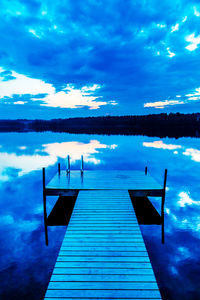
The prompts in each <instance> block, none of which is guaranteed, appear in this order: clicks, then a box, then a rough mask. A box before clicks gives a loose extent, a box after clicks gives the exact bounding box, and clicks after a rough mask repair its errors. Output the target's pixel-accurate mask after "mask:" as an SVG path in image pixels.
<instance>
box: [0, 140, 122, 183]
mask: <svg viewBox="0 0 200 300" xmlns="http://www.w3.org/2000/svg"><path fill="white" fill-rule="evenodd" d="M33 146H34V145H33ZM116 147H117V145H115V144H111V145H106V144H103V143H102V144H101V143H100V142H99V141H97V140H90V141H89V142H87V143H83V142H77V141H70V142H61V143H50V144H41V145H40V147H38V145H37V148H35V149H34V150H33V149H32V151H33V153H32V154H28V153H27V152H28V148H27V146H16V149H15V150H13V152H12V153H7V152H4V151H1V148H3V147H2V145H1V148H0V180H1V181H7V180H9V178H10V176H9V172H10V169H14V170H16V171H17V172H18V176H22V175H24V174H27V173H30V172H32V171H35V170H41V169H42V167H48V166H51V165H53V164H55V163H56V162H57V160H58V159H59V158H63V159H66V157H67V155H68V154H69V155H70V158H71V161H72V163H74V162H76V161H78V160H80V158H81V155H84V161H85V162H88V163H92V164H95V165H96V164H100V162H101V161H100V159H97V158H96V157H95V155H96V154H97V153H99V150H100V149H111V150H112V149H113V150H114V149H115V148H116ZM16 150H17V151H16ZM18 150H21V151H20V153H19V151H18ZM14 151H16V152H14ZM32 151H31V152H32Z"/></svg>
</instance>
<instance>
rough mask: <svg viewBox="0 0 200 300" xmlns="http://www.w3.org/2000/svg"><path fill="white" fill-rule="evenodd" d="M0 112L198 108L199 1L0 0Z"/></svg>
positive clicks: (54, 114)
mask: <svg viewBox="0 0 200 300" xmlns="http://www.w3.org/2000/svg"><path fill="white" fill-rule="evenodd" d="M0 18H1V22H0V118H1V119H9V118H10V119H17V118H27V119H38V118H42V119H51V118H68V117H77V116H78V117H80V116H83V117H84V116H101V115H131V114H139V115H141V114H150V113H169V112H174V113H175V112H182V113H193V112H199V110H200V109H199V108H200V80H199V78H200V68H199V66H200V2H199V0H198V1H197V0H162V1H161V0H132V1H131V0H126V1H124V0H107V1H101V0H85V1H82V0H62V1H60V0H56V1H51V0H42V1H41V0H12V1H7V0H1V10H0Z"/></svg>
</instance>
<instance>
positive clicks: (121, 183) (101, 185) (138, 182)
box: [46, 170, 162, 199]
mask: <svg viewBox="0 0 200 300" xmlns="http://www.w3.org/2000/svg"><path fill="white" fill-rule="evenodd" d="M113 184H114V185H113ZM46 188H47V190H50V189H53V190H56V189H57V190H73V189H75V190H77V189H78V190H91V189H92V190H94V189H95V190H101V189H106V190H109V189H111V190H114V189H116V190H134V191H138V190H139V191H147V192H148V191H154V190H162V186H161V185H159V184H158V183H157V182H156V181H155V180H154V179H153V178H152V177H151V176H150V175H149V174H148V175H145V174H144V172H141V171H107V170H106V172H105V171H99V170H98V171H84V174H83V177H81V176H80V172H79V171H72V172H71V173H70V175H67V174H66V172H65V171H61V173H60V175H59V174H56V175H55V176H54V177H53V178H52V180H51V181H50V183H49V184H48V185H47V187H46ZM84 198H85V199H86V198H87V196H86V195H85V197H84ZM117 198H118V197H117Z"/></svg>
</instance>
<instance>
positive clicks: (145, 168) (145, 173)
mask: <svg viewBox="0 0 200 300" xmlns="http://www.w3.org/2000/svg"><path fill="white" fill-rule="evenodd" d="M145 175H147V167H145Z"/></svg>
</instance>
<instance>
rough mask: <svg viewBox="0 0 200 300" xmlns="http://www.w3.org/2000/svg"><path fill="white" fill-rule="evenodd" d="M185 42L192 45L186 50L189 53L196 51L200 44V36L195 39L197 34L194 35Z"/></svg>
mask: <svg viewBox="0 0 200 300" xmlns="http://www.w3.org/2000/svg"><path fill="white" fill-rule="evenodd" d="M185 40H186V41H187V42H189V43H190V44H189V45H188V46H186V47H185V48H186V49H187V50H189V51H194V50H196V49H197V47H198V45H199V44H200V35H198V36H197V37H195V34H194V33H192V34H190V35H188V36H186V38H185Z"/></svg>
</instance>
